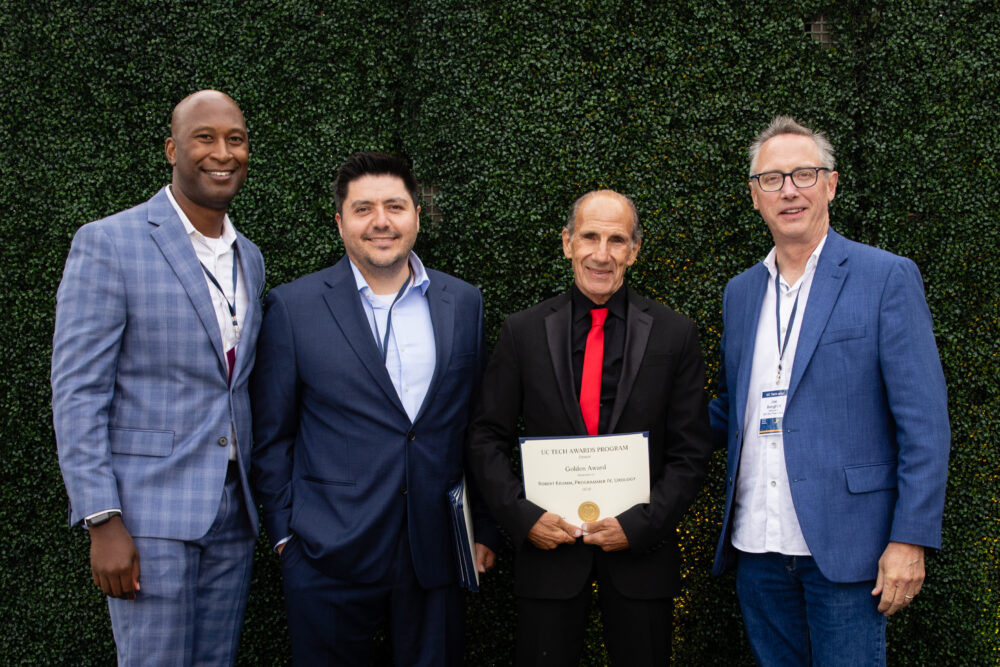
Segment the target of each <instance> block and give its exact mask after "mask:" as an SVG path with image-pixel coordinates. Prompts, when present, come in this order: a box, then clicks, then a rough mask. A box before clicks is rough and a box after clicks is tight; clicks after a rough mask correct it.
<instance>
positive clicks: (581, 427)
mask: <svg viewBox="0 0 1000 667" xmlns="http://www.w3.org/2000/svg"><path fill="white" fill-rule="evenodd" d="M572 326H573V300H572V299H571V298H570V295H569V294H568V293H567V294H564V295H563V298H562V299H561V300H560V302H558V303H556V304H555V305H553V307H552V312H551V313H549V314H548V315H546V316H545V339H546V341H547V343H548V346H549V358H550V359H551V360H552V370H553V372H554V373H555V376H556V386H557V387H558V388H559V396H560V397H561V398H562V403H563V409H565V410H566V415H567V416H568V417H569V421H570V424H572V425H573V430H574V431H575V432H576V433H579V434H584V433H586V432H587V427H586V425H585V424H584V423H583V415H582V414H580V401H579V398H578V397H577V394H576V384H575V383H574V382H573V351H572V348H573V343H572V333H571V332H572Z"/></svg>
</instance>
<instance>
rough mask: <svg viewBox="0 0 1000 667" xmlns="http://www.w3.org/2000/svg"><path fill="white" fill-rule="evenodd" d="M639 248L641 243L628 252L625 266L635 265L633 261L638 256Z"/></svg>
mask: <svg viewBox="0 0 1000 667" xmlns="http://www.w3.org/2000/svg"><path fill="white" fill-rule="evenodd" d="M641 246H642V241H639V242H638V243H636V244H635V245H634V246H632V250H631V251H629V256H628V259H627V260H626V261H625V266H632V265H633V264H635V259H636V257H638V256H639V248H640V247H641Z"/></svg>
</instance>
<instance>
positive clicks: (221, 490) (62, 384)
mask: <svg viewBox="0 0 1000 667" xmlns="http://www.w3.org/2000/svg"><path fill="white" fill-rule="evenodd" d="M165 148H166V154H167V159H168V160H169V161H170V164H171V165H173V179H172V183H171V184H170V185H169V186H167V187H165V188H163V189H162V190H160V191H159V192H158V193H157V194H156V195H155V196H154V197H153V198H152V199H150V200H149V201H147V202H145V203H143V204H140V205H139V206H136V207H135V208H132V209H130V210H127V211H123V212H120V213H116V214H115V215H112V216H111V217H108V218H105V219H103V220H98V221H96V222H92V223H90V224H87V225H84V226H83V227H81V228H80V230H79V231H78V232H77V234H76V236H75V238H74V239H73V245H72V248H71V249H70V252H69V257H68V259H67V260H66V268H65V271H64V272H63V279H62V282H61V283H60V285H59V293H58V296H57V303H56V327H55V337H54V339H53V344H52V346H53V350H52V412H53V417H54V425H55V433H56V442H57V445H58V449H59V465H60V467H61V468H62V474H63V479H64V480H65V482H66V491H67V492H68V494H69V500H70V509H71V514H70V516H71V522H72V523H73V524H78V523H81V522H83V523H85V524H86V525H87V527H88V529H89V531H90V566H91V572H92V575H93V580H94V583H95V584H96V585H97V586H98V587H100V589H101V590H102V591H103V592H104V593H105V594H106V595H107V596H108V606H109V609H110V612H111V624H112V627H113V629H114V634H115V644H116V645H117V649H118V662H119V664H122V665H135V664H143V665H154V664H155V665H191V664H214V665H225V664H232V663H233V661H234V659H235V657H236V648H237V644H238V643H239V636H240V628H241V626H242V622H243V612H244V609H245V607H246V599H247V589H248V587H249V585H250V568H251V563H252V556H253V545H254V539H255V536H256V534H257V511H256V508H255V506H254V504H253V502H252V500H251V496H250V492H249V485H248V483H247V472H248V470H249V465H250V438H251V427H250V397H249V393H248V389H247V385H248V380H249V376H250V369H251V368H252V367H253V362H254V355H255V352H256V340H257V332H258V330H259V328H260V321H261V313H260V307H259V297H260V295H261V294H262V293H263V289H264V261H263V259H262V258H261V254H260V251H259V250H258V249H257V247H256V246H255V245H254V244H253V243H251V242H250V241H249V240H248V239H247V238H246V237H244V236H243V235H242V234H240V233H239V232H237V231H236V230H235V229H234V227H233V224H232V222H230V220H229V217H228V216H227V215H226V210H227V208H228V206H229V202H230V201H231V200H232V199H233V197H234V196H235V195H236V193H237V192H238V191H239V189H240V186H242V184H243V181H244V179H245V178H246V175H247V159H248V157H249V147H248V138H247V130H246V124H245V123H244V120H243V114H242V112H241V111H240V109H239V107H237V106H236V103H235V102H233V100H232V99H230V98H229V96H228V95H225V94H224V93H220V92H218V91H214V90H203V91H200V92H197V93H194V94H193V95H190V96H188V97H186V98H185V99H184V100H182V101H181V102H180V103H179V104H178V105H177V106H176V107H175V108H174V112H173V116H172V117H171V124H170V137H169V138H168V139H167V140H166V146H165Z"/></svg>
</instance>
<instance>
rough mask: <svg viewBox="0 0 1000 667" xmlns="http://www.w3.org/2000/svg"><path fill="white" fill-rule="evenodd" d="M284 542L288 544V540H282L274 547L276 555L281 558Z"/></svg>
mask: <svg viewBox="0 0 1000 667" xmlns="http://www.w3.org/2000/svg"><path fill="white" fill-rule="evenodd" d="M286 544H288V542H282V543H281V544H279V545H278V546H276V547H274V548H275V549H276V550H277V552H278V557H279V558H281V552H282V551H284V550H285V545H286Z"/></svg>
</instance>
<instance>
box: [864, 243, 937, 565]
mask: <svg viewBox="0 0 1000 667" xmlns="http://www.w3.org/2000/svg"><path fill="white" fill-rule="evenodd" d="M878 345H879V363H880V365H881V372H882V377H883V380H884V382H885V391H886V397H887V400H888V403H889V409H890V411H891V412H892V417H893V420H894V421H895V424H896V442H897V445H898V447H899V454H898V459H897V461H898V463H897V469H896V475H897V485H898V491H899V496H898V498H897V500H896V508H895V511H894V512H893V519H892V529H891V532H890V537H889V539H890V540H892V541H894V542H905V543H909V544H919V545H923V546H926V547H931V548H940V547H941V516H942V512H943V510H944V497H945V486H946V484H947V479H948V452H949V448H950V443H951V429H950V427H949V424H948V393H947V388H946V386H945V380H944V372H943V371H942V368H941V360H940V358H939V356H938V351H937V345H936V343H935V341H934V332H933V327H932V324H931V314H930V310H929V309H928V307H927V301H926V298H925V297H924V291H923V281H922V280H921V278H920V272H919V270H918V269H917V266H916V264H914V263H913V262H912V261H911V260H909V259H904V258H901V261H900V262H898V263H897V264H896V265H895V266H894V267H893V269H892V271H891V272H890V274H889V277H888V279H887V281H886V284H885V289H884V292H883V295H882V302H881V308H880V313H879V340H878Z"/></svg>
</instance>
